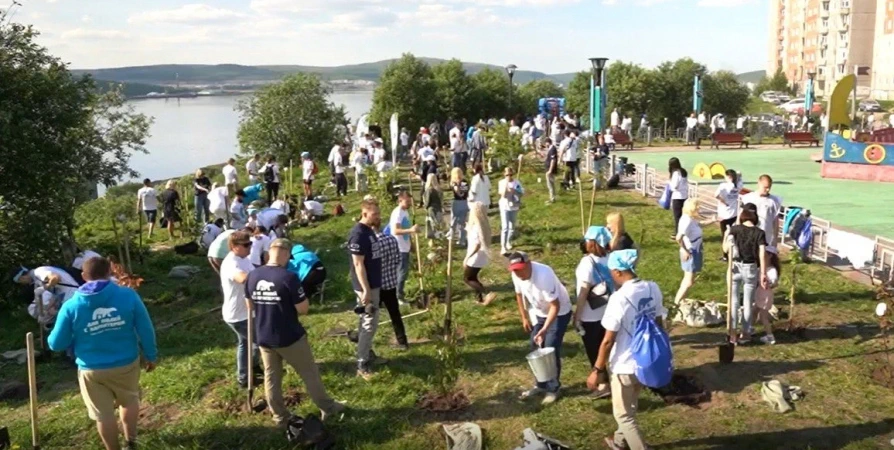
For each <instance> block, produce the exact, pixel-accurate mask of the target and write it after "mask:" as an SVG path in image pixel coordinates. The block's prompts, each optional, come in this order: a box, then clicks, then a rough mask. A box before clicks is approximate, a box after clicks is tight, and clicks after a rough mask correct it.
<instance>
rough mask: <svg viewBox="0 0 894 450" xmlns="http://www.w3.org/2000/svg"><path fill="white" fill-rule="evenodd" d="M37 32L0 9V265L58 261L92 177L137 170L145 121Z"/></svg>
mask: <svg viewBox="0 0 894 450" xmlns="http://www.w3.org/2000/svg"><path fill="white" fill-rule="evenodd" d="M37 36H38V33H37V31H36V30H34V29H33V28H32V27H30V26H24V25H21V24H17V23H13V22H11V21H10V20H8V18H7V16H6V15H5V14H4V13H3V12H0V80H3V81H2V83H0V154H2V155H3V158H0V174H2V176H0V208H2V209H3V214H2V215H0V234H2V235H3V236H8V237H10V236H14V238H13V239H4V240H3V241H2V242H0V268H3V269H6V268H9V267H14V266H15V265H17V264H20V263H22V262H35V261H39V262H59V261H61V260H62V244H63V243H65V242H69V241H70V238H71V237H72V235H73V229H74V225H75V224H74V213H75V209H76V207H77V206H78V205H79V204H80V203H82V202H83V201H85V200H87V199H89V198H91V195H90V193H91V192H95V187H96V184H97V183H103V184H105V185H107V186H110V185H113V184H115V183H117V182H118V181H120V180H121V179H123V178H125V177H134V176H136V175H137V173H136V172H135V171H134V170H132V169H131V168H130V165H129V161H130V156H131V154H132V153H133V152H145V151H146V150H145V148H144V147H143V145H144V142H145V139H146V137H147V136H148V132H149V127H150V124H151V120H150V119H149V118H147V117H146V116H143V115H140V114H134V113H133V110H132V109H131V108H128V107H127V106H126V105H125V103H124V100H123V97H122V96H121V94H120V92H119V91H112V92H109V93H106V94H100V93H99V92H98V90H97V89H96V85H95V84H94V82H93V80H92V79H90V78H89V77H75V76H73V75H72V74H71V72H69V71H68V68H67V66H66V64H65V63H64V62H63V61H61V60H60V59H59V58H57V57H55V56H53V55H50V54H49V53H48V52H47V50H46V49H45V48H44V47H41V46H39V45H38V44H36V43H35V39H36V38H37Z"/></svg>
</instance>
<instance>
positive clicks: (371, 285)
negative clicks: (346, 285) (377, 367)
mask: <svg viewBox="0 0 894 450" xmlns="http://www.w3.org/2000/svg"><path fill="white" fill-rule="evenodd" d="M360 209H361V216H360V220H359V221H358V222H357V224H356V225H354V228H352V229H351V234H350V235H348V252H349V253H350V254H351V283H352V284H353V286H354V292H355V293H356V294H357V303H358V305H359V309H358V311H359V312H360V327H359V329H360V331H359V336H358V339H357V375H359V376H361V377H363V378H364V379H366V380H368V379H369V378H370V377H371V376H372V373H371V372H370V365H369V363H370V361H371V357H370V356H371V352H372V344H373V337H375V335H376V328H378V324H379V292H380V288H381V287H382V254H381V249H380V248H379V239H378V237H376V231H375V228H377V227H378V226H379V222H380V218H379V205H378V204H377V203H376V202H375V200H364V201H363V202H362V203H360Z"/></svg>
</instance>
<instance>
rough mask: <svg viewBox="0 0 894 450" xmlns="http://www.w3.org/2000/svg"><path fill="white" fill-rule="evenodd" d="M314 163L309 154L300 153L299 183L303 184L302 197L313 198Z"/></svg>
mask: <svg viewBox="0 0 894 450" xmlns="http://www.w3.org/2000/svg"><path fill="white" fill-rule="evenodd" d="M316 167H317V165H316V163H314V160H313V159H311V158H310V153H309V152H303V153H301V181H302V182H304V197H305V198H311V197H313V184H314V171H315V170H316Z"/></svg>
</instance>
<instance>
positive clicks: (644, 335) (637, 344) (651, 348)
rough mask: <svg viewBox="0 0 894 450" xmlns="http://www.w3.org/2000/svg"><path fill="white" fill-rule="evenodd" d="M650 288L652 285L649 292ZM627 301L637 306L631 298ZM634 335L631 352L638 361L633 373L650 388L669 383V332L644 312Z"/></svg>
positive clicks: (671, 356) (671, 368)
mask: <svg viewBox="0 0 894 450" xmlns="http://www.w3.org/2000/svg"><path fill="white" fill-rule="evenodd" d="M651 290H652V287H651V286H649V292H650V295H651ZM627 301H628V303H630V304H631V306H633V307H634V308H635V309H636V305H634V304H633V302H631V301H630V299H627ZM636 310H637V311H638V309H636ZM628 333H629V331H628ZM631 337H632V339H631V342H630V352H631V354H632V355H633V360H634V362H636V370H635V372H634V375H636V378H637V380H639V382H640V383H641V384H643V385H644V386H646V387H650V388H656V389H658V388H662V387H664V386H667V385H668V383H670V381H671V377H672V376H673V374H674V353H673V350H672V349H671V344H670V337H669V336H668V335H667V332H665V331H664V330H662V329H661V327H659V326H658V324H657V323H655V319H654V318H652V317H649V316H648V315H646V314H642V315H639V316H638V317H637V318H636V322H635V325H634V330H633V333H631Z"/></svg>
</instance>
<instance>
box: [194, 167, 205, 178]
mask: <svg viewBox="0 0 894 450" xmlns="http://www.w3.org/2000/svg"><path fill="white" fill-rule="evenodd" d="M203 175H205V172H202V169H199V170H196V178H199V177H201V176H203Z"/></svg>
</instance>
